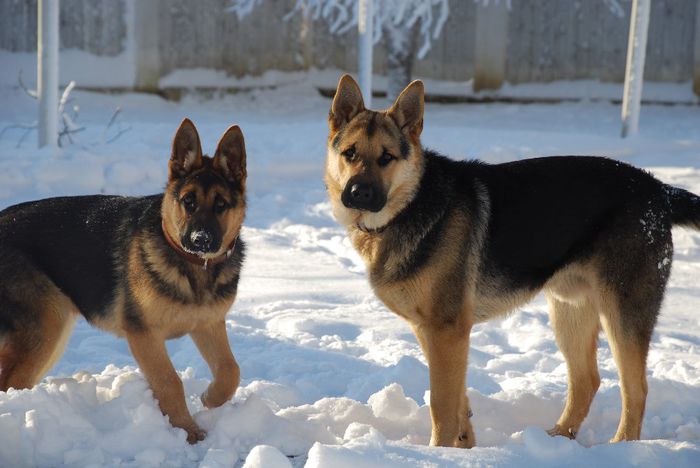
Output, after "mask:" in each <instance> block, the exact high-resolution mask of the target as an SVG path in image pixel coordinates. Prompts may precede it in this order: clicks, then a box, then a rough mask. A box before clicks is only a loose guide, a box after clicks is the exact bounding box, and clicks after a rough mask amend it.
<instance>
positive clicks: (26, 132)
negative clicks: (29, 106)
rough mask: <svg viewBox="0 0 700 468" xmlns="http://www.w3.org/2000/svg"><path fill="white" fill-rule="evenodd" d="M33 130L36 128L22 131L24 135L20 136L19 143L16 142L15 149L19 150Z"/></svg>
mask: <svg viewBox="0 0 700 468" xmlns="http://www.w3.org/2000/svg"><path fill="white" fill-rule="evenodd" d="M35 128H36V127H31V128H27V129H26V130H25V131H24V134H22V136H21V137H20V139H19V141H18V142H17V146H16V148H19V147H20V146H22V143H24V140H26V139H27V137H28V136H29V134H30V133H32V130H34V129H35Z"/></svg>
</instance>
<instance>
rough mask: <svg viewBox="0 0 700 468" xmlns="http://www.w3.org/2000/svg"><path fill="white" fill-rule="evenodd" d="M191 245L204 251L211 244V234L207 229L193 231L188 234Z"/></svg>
mask: <svg viewBox="0 0 700 468" xmlns="http://www.w3.org/2000/svg"><path fill="white" fill-rule="evenodd" d="M190 241H192V245H194V246H195V247H197V248H198V249H201V250H203V251H206V250H208V249H209V247H210V246H211V241H212V236H211V234H209V233H208V232H207V231H194V232H192V234H190Z"/></svg>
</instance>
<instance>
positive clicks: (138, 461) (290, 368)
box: [0, 84, 700, 468]
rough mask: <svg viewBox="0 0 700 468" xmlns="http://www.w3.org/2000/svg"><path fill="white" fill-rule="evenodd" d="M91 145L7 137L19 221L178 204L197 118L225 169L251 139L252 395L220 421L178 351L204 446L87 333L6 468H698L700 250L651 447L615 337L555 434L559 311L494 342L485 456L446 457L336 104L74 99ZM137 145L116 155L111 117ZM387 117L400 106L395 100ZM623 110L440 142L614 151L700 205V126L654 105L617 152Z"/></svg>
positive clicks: (574, 111)
mask: <svg viewBox="0 0 700 468" xmlns="http://www.w3.org/2000/svg"><path fill="white" fill-rule="evenodd" d="M75 97H76V98H77V100H78V103H79V104H80V106H81V115H80V122H81V123H82V124H84V125H85V126H86V127H87V130H86V131H85V132H82V133H81V134H79V135H77V136H76V137H77V139H78V142H77V143H76V144H75V145H73V146H69V147H66V148H64V149H61V150H59V151H58V152H57V153H55V154H54V153H52V152H51V151H49V150H41V151H40V150H37V149H35V145H34V141H35V138H34V136H32V137H30V138H29V139H28V140H27V141H26V142H25V143H24V144H23V145H22V147H20V148H16V143H17V141H18V139H19V136H20V135H19V134H18V132H17V131H8V132H6V133H5V135H4V136H3V137H2V138H0V208H4V207H6V206H9V205H11V204H14V203H17V202H20V201H24V200H30V199H36V198H42V197H48V196H57V195H69V194H70V195H78V194H91V193H112V194H124V195H145V194H150V193H155V192H158V191H159V190H161V189H162V187H163V186H164V183H165V177H166V161H167V158H168V156H169V151H170V149H169V148H170V142H171V138H172V135H173V133H174V131H175V129H176V127H177V125H178V123H179V122H180V120H182V118H183V117H190V118H191V119H192V120H193V121H194V122H195V124H196V125H197V127H198V129H199V131H200V134H201V137H202V142H203V145H204V150H205V152H209V153H211V152H212V151H213V149H214V148H213V145H214V144H215V143H216V141H217V140H218V137H219V136H220V135H221V134H222V133H223V131H224V130H225V128H226V127H227V126H228V125H230V124H232V123H238V124H240V125H241V128H242V129H243V132H244V135H245V138H246V143H247V148H248V164H249V171H248V173H249V195H248V206H249V211H248V217H247V220H246V223H245V224H246V228H245V230H244V232H243V236H244V237H245V239H246V241H247V243H248V246H249V249H248V250H249V256H248V258H247V260H246V264H245V268H244V271H243V276H242V281H241V284H240V288H239V291H240V292H239V297H238V299H237V301H236V303H235V304H234V307H233V308H232V310H231V312H230V313H229V315H228V317H227V327H228V333H229V340H230V343H231V346H232V348H233V351H234V354H235V356H236V358H237V360H238V361H239V363H240V365H241V373H242V379H243V380H242V384H241V387H240V388H239V390H238V391H237V393H236V395H235V397H234V398H233V400H232V401H231V402H230V403H227V404H225V405H224V406H222V407H221V408H218V409H214V410H207V409H204V408H203V407H202V405H201V403H200V402H199V394H200V393H201V392H202V391H203V390H204V389H205V388H206V386H207V384H208V382H209V380H210V379H211V375H210V373H209V370H208V369H207V367H206V364H205V363H204V362H203V360H202V358H201V357H200V355H199V353H198V352H197V350H196V348H195V346H194V344H193V343H192V342H191V341H190V340H189V338H183V339H179V340H174V341H172V342H169V345H168V348H169V351H170V355H171V357H172V360H173V363H174V364H175V367H176V368H177V369H178V370H179V372H180V374H181V377H182V379H183V381H184V385H185V392H186V395H187V397H188V405H189V408H190V411H191V412H192V413H193V414H194V415H195V419H196V421H197V422H198V424H200V425H201V426H202V427H203V428H205V429H206V430H207V431H208V437H207V438H206V439H205V440H204V441H202V442H201V443H199V444H197V445H195V446H190V445H189V444H187V442H186V441H185V433H184V432H183V431H181V430H179V429H174V428H173V427H172V426H170V424H169V423H168V421H167V420H166V418H165V417H164V416H162V414H161V413H160V411H159V410H158V406H157V403H156V402H155V401H154V400H153V396H152V393H151V392H150V390H149V389H148V385H147V383H146V381H145V380H144V378H143V375H142V374H141V372H140V371H139V370H138V369H137V368H136V367H135V363H134V360H133V358H132V357H131V355H130V354H129V351H128V347H127V344H126V342H125V341H123V340H120V339H117V338H115V337H113V336H110V335H108V334H106V333H104V332H101V331H99V330H97V329H94V328H92V327H90V326H89V325H87V323H86V322H85V321H82V320H81V321H79V322H78V325H77V326H76V329H75V331H74V333H73V336H72V338H71V340H70V342H69V344H68V347H67V350H66V352H65V354H64V356H63V358H62V359H61V360H60V361H59V363H58V364H57V365H56V366H55V367H54V368H53V369H52V370H51V371H50V372H49V376H47V377H46V378H45V379H44V380H43V381H42V383H41V384H40V385H38V386H37V387H35V388H34V389H31V390H24V391H14V390H12V391H10V392H8V393H5V394H0V466H3V467H4V466H42V467H43V466H63V465H66V466H133V467H137V466H138V467H141V466H183V467H194V466H206V467H228V466H237V467H240V466H245V467H251V468H252V467H266V468H268V467H271V468H274V467H288V466H294V467H302V466H309V467H317V466H318V467H346V466H347V467H352V468H358V467H364V466H371V467H375V466H376V467H385V466H389V467H392V466H396V467H398V466H401V467H405V466H409V467H410V466H415V467H452V466H519V467H521V466H526V467H528V466H532V467H542V466H545V467H546V466H562V465H565V466H601V467H606V466H610V467H618V466H625V465H634V466H660V465H664V466H673V467H674V468H678V467H686V466H688V467H691V466H693V467H695V466H700V326H699V324H700V313H699V312H698V310H699V309H700V236H699V235H698V234H697V233H695V232H691V231H685V230H681V229H679V230H676V231H674V241H675V244H676V249H675V262H674V266H673V272H672V276H671V281H670V285H669V290H668V294H667V297H666V301H665V303H664V307H663V309H662V314H661V317H660V319H659V325H658V326H657V329H656V332H655V334H654V337H653V342H652V346H651V352H650V354H649V360H648V363H649V368H648V372H647V375H648V377H649V397H648V400H647V411H646V416H645V420H644V428H643V431H642V437H643V439H644V440H643V441H640V442H631V443H621V444H616V445H608V444H606V443H605V442H606V441H607V440H608V439H609V438H610V437H612V435H613V434H614V431H615V428H616V426H617V422H618V418H619V413H620V397H619V391H618V379H617V374H616V370H615V366H614V363H613V360H612V357H611V354H610V350H609V348H608V347H607V343H606V342H605V340H604V339H601V345H600V349H599V352H598V359H599V364H600V368H601V377H602V385H601V388H600V390H599V392H598V395H597V396H596V398H595V400H594V402H593V406H592V409H591V413H590V415H589V416H588V418H587V419H586V421H585V423H584V425H583V427H582V428H581V431H580V433H579V435H578V439H577V440H576V441H570V440H568V439H563V438H550V437H549V436H547V435H546V434H545V432H544V429H546V428H549V427H551V426H552V425H553V423H554V422H555V420H556V418H557V417H558V415H559V413H560V411H561V409H562V407H563V404H564V398H565V392H566V366H565V364H564V361H563V358H562V356H561V354H560V353H559V352H558V351H557V348H556V345H555V343H554V335H553V333H552V331H551V329H550V327H549V325H548V318H547V313H546V305H545V302H544V300H543V299H542V298H541V297H538V298H537V299H536V300H535V301H534V302H533V303H531V304H528V305H526V306H525V307H523V309H522V310H520V311H518V312H517V313H515V314H513V315H511V316H510V317H508V318H505V319H503V320H499V321H493V322H490V323H486V324H482V325H479V326H477V327H476V328H475V330H474V332H473V335H472V340H471V353H470V363H469V374H468V386H469V395H470V398H471V404H472V408H473V409H474V413H475V414H474V418H473V422H474V425H475V428H476V436H477V444H478V447H477V448H475V449H473V450H469V451H465V450H459V449H445V448H430V447H427V446H426V444H427V442H428V440H429V436H430V416H429V408H428V406H426V403H425V401H426V392H427V391H428V369H427V367H426V365H425V360H424V359H423V357H422V355H421V352H420V350H419V348H418V345H417V343H416V340H415V338H414V337H413V336H412V334H411V332H410V329H409V327H408V325H407V324H406V323H405V322H403V321H402V320H401V319H400V318H399V317H397V316H395V315H393V314H392V313H391V312H389V311H388V310H387V309H386V308H385V307H384V306H383V305H382V304H381V303H380V302H379V301H378V300H377V299H376V298H375V297H374V295H373V294H372V291H371V290H370V288H369V286H368V284H367V281H366V279H365V276H364V267H363V265H362V263H361V262H360V260H359V258H358V257H357V255H356V254H355V253H354V251H353V250H352V248H351V247H350V245H349V243H348V240H347V239H346V237H345V233H344V232H343V230H342V229H341V228H340V227H339V226H337V225H336V223H335V222H334V221H333V219H332V217H331V214H330V207H329V204H328V203H327V201H326V194H325V191H324V187H323V182H322V171H323V159H324V153H325V150H324V147H325V138H326V131H327V129H326V121H325V118H326V115H327V112H328V106H329V105H330V101H329V100H327V99H324V98H322V97H320V96H318V95H317V93H316V92H315V91H314V89H313V88H312V87H311V86H309V85H304V84H291V85H287V86H283V87H280V88H278V89H274V90H268V91H264V92H260V91H253V92H250V93H244V94H239V95H236V96H228V97H226V98H223V99H220V100H208V101H200V100H198V99H197V98H196V97H189V98H186V99H185V100H184V101H183V102H180V103H173V102H166V101H163V100H160V99H158V98H155V97H153V96H147V95H138V94H125V95H112V96H105V95H99V94H91V93H84V92H76V93H75ZM0 100H1V101H2V103H3V105H2V106H0V128H3V127H5V126H7V125H9V124H12V123H19V122H31V121H33V120H34V119H35V115H34V112H35V109H34V101H32V100H30V99H29V98H27V97H26V96H24V95H23V94H22V93H21V92H20V91H18V90H16V89H14V88H9V87H0ZM117 105H121V106H122V107H123V108H124V112H123V117H122V118H123V120H124V123H125V124H127V125H130V126H131V127H132V129H131V130H130V131H129V132H127V133H126V134H124V135H123V136H122V137H121V138H119V139H118V140H117V141H115V142H114V143H111V144H106V143H104V138H103V134H102V132H103V129H104V124H105V123H106V122H107V120H108V119H109V117H110V115H111V112H112V109H113V108H114V107H116V106H117ZM376 105H377V106H378V107H379V106H384V105H386V103H383V102H381V101H380V102H379V103H377V104H376ZM618 118H619V110H618V108H617V107H615V106H611V105H610V104H606V103H579V104H572V103H569V104H559V105H529V106H518V105H505V104H497V105H432V104H429V105H428V106H427V108H426V118H425V131H424V134H423V141H424V144H425V145H426V146H429V147H431V148H434V149H436V150H438V151H440V152H442V153H445V154H449V155H451V156H452V157H454V158H466V157H478V158H480V159H483V160H486V161H488V162H501V161H507V160H512V159H518V158H525V157H532V156H537V155H543V154H601V155H608V156H612V157H616V158H619V159H623V160H625V161H628V162H631V163H633V164H635V165H638V166H642V167H646V168H648V169H650V170H651V171H652V172H654V173H655V174H656V175H657V176H658V177H660V178H661V179H663V180H664V181H666V182H669V183H673V184H676V185H678V186H682V187H684V188H688V189H690V190H693V191H695V192H696V193H700V170H698V169H697V168H698V167H700V131H699V130H698V129H700V113H699V112H698V109H697V108H696V107H686V106H679V107H661V106H659V107H656V106H651V107H644V108H643V109H642V117H641V126H640V131H641V134H640V136H639V137H637V138H634V139H631V140H621V139H619V136H618V135H619V124H618Z"/></svg>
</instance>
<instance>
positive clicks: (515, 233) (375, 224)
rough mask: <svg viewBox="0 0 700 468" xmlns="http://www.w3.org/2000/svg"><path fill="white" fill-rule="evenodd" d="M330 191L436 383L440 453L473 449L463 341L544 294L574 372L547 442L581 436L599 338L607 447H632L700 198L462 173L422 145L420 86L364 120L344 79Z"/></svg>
mask: <svg viewBox="0 0 700 468" xmlns="http://www.w3.org/2000/svg"><path fill="white" fill-rule="evenodd" d="M328 121H329V126H330V134H329V136H328V153H327V161H326V173H325V182H326V185H327V188H328V193H329V196H330V200H331V205H332V208H333V213H334V215H335V217H336V218H337V220H338V221H339V222H340V223H341V224H343V225H345V226H346V227H347V230H348V234H349V236H350V239H351V241H352V243H353V245H354V246H355V248H356V249H357V251H358V252H359V253H360V255H361V256H362V257H363V258H364V261H365V263H366V265H367V271H368V272H369V280H370V283H371V285H372V287H373V289H374V291H375V293H376V294H377V296H378V297H379V298H380V299H381V300H382V301H383V302H384V303H385V304H386V305H387V307H389V308H390V309H391V310H392V311H394V312H395V313H397V314H398V315H400V316H402V317H404V318H405V319H406V320H408V322H409V323H410V324H411V327H412V328H413V331H414V332H415V334H416V337H417V339H418V342H419V343H420V346H421V348H422V349H423V352H424V353H425V356H426V358H427V361H428V366H429V368H430V390H431V391H430V411H431V416H432V422H433V427H432V436H431V440H430V443H431V445H443V446H457V447H472V446H474V444H475V439H474V432H473V429H472V425H471V423H470V421H469V415H470V412H471V410H470V408H469V402H468V400H467V397H466V395H465V374H466V369H467V354H468V350H469V333H470V330H471V328H472V326H473V325H474V324H475V323H478V322H482V321H485V320H489V319H492V318H496V317H499V316H502V315H503V314H506V313H508V312H509V311H511V310H513V309H515V308H516V307H518V306H519V305H521V304H523V303H525V302H527V301H528V300H530V299H531V298H532V297H533V296H534V295H535V294H537V293H538V292H539V291H544V293H545V295H546V296H547V299H548V302H549V306H550V318H551V322H552V325H553V326H554V331H555V335H556V340H557V343H558V345H559V348H560V349H561V351H562V353H563V354H564V357H565V358H566V363H567V367H568V371H569V392H568V395H567V400H566V406H565V408H564V411H563V412H562V414H561V416H560V418H559V420H558V421H557V422H556V424H555V425H554V427H553V428H552V429H551V430H550V431H549V433H550V434H551V435H564V436H567V437H571V438H573V437H575V436H576V432H577V431H578V429H579V427H580V426H581V423H582V422H583V420H584V418H585V417H586V415H587V414H588V410H589V407H590V405H591V401H592V400H593V396H594V395H595V393H596V391H597V389H598V386H599V384H600V377H599V375H598V368H597V363H596V347H597V340H598V333H599V330H600V327H601V325H602V327H603V329H604V330H605V332H606V334H607V337H608V340H609V343H610V348H611V350H612V353H613V355H614V358H615V362H616V363H617V366H618V370H619V375H620V381H621V393H622V417H621V420H620V424H619V427H618V429H617V433H616V434H615V436H614V438H613V439H612V441H613V442H617V441H621V440H634V439H639V435H640V430H641V426H642V418H643V415H644V405H645V400H646V394H647V383H646V376H645V371H646V370H645V368H646V356H647V352H648V349H649V342H650V340H651V334H652V330H653V328H654V325H655V323H656V317H657V315H658V313H659V308H660V306H661V301H662V299H663V295H664V289H665V286H666V282H667V280H668V276H669V273H670V271H671V259H672V256H673V243H672V239H671V227H672V226H673V225H686V226H691V227H693V228H695V229H700V197H697V196H696V195H693V194H692V193H689V192H687V191H685V190H682V189H678V188H674V187H670V186H668V185H664V184H663V183H661V182H659V181H658V180H656V179H655V178H654V177H652V176H651V175H650V174H648V173H646V172H644V171H642V170H639V169H636V168H634V167H632V166H629V165H627V164H624V163H621V162H617V161H613V160H610V159H606V158H600V157H573V156H569V157H548V158H538V159H530V160H526V161H518V162H511V163H506V164H496V165H491V164H485V163H482V162H478V161H453V160H450V159H447V158H445V157H443V156H440V155H439V154H437V153H435V152H432V151H429V150H425V149H423V147H422V146H421V142H420V134H421V131H422V129H423V84H422V83H421V82H420V81H414V82H413V83H411V84H410V85H408V87H406V89H405V90H404V91H403V92H402V93H401V95H400V96H399V97H398V99H397V100H396V102H395V103H394V105H393V106H392V107H391V108H390V109H388V110H386V111H381V112H376V111H372V110H368V109H365V107H364V103H363V100H362V94H361V92H360V89H359V87H358V86H357V84H356V83H355V81H354V80H353V79H352V78H351V77H350V76H348V75H345V76H343V77H342V78H341V80H340V83H339V84H338V89H337V91H336V94H335V98H334V100H333V104H332V106H331V110H330V115H329V119H328Z"/></svg>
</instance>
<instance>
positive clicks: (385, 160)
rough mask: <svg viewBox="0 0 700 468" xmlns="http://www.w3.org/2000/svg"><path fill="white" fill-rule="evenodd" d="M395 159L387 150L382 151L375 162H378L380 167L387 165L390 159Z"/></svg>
mask: <svg viewBox="0 0 700 468" xmlns="http://www.w3.org/2000/svg"><path fill="white" fill-rule="evenodd" d="M394 159H396V158H395V157H394V156H392V155H391V153H389V152H388V151H384V152H383V153H382V155H381V156H380V157H379V159H377V164H379V166H380V167H385V166H387V165H389V163H390V162H391V161H393V160H394Z"/></svg>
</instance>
